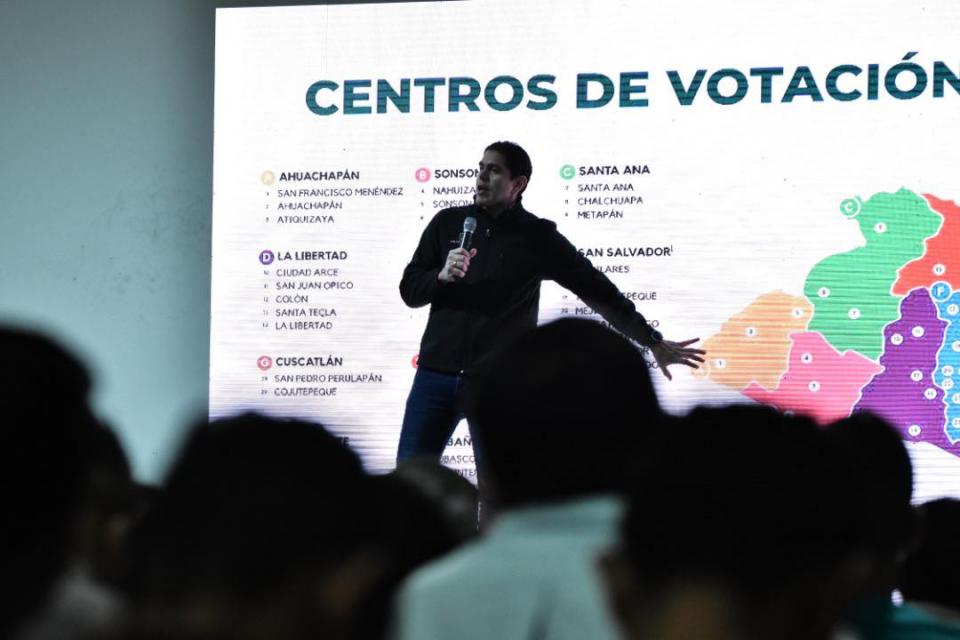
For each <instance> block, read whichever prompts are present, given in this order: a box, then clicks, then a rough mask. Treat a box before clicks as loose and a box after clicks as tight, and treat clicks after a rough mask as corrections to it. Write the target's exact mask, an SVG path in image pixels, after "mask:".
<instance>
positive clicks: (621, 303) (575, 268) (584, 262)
mask: <svg viewBox="0 0 960 640" xmlns="http://www.w3.org/2000/svg"><path fill="white" fill-rule="evenodd" d="M549 235H550V238H549V241H548V242H547V243H546V246H547V250H548V251H549V255H548V256H547V264H548V265H549V271H548V273H547V276H548V277H549V278H550V279H551V280H554V281H555V282H556V283H557V284H559V285H560V286H562V287H564V288H565V289H569V290H570V291H571V292H573V293H575V294H576V295H577V296H578V297H579V298H580V299H581V300H583V301H584V302H585V303H586V304H587V306H589V307H590V308H591V309H593V310H594V311H596V312H597V313H599V314H600V315H601V316H602V317H603V319H604V320H606V321H607V322H609V323H610V324H611V325H613V326H614V327H615V328H616V329H617V331H619V332H620V333H622V334H624V335H625V336H627V337H628V338H631V339H632V340H636V341H637V342H639V343H640V344H642V345H643V346H645V347H650V346H652V345H653V344H654V343H655V342H657V337H656V336H657V335H658V334H655V333H654V329H653V327H651V326H650V324H649V323H648V322H647V320H646V318H644V317H643V314H641V313H640V312H639V311H637V308H636V306H634V304H633V303H632V302H631V301H630V300H627V298H626V297H625V296H624V295H623V294H622V293H621V292H620V289H618V288H617V285H615V284H613V282H611V281H610V278H608V277H607V276H605V275H604V274H602V273H601V272H600V271H599V270H598V269H597V268H596V267H594V266H593V263H591V262H590V260H588V259H587V258H586V257H584V256H582V255H580V253H579V252H578V251H577V249H576V247H574V246H573V245H572V244H571V243H570V241H569V240H567V239H566V238H565V237H564V236H563V235H562V234H561V233H560V232H558V231H553V232H552V233H550V234H549Z"/></svg>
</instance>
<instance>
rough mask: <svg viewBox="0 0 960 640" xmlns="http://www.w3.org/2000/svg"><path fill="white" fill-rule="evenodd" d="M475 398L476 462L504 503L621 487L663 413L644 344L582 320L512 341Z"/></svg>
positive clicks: (472, 406) (472, 405)
mask: <svg viewBox="0 0 960 640" xmlns="http://www.w3.org/2000/svg"><path fill="white" fill-rule="evenodd" d="M469 406H470V409H469V411H470V412H471V418H472V421H473V424H474V431H475V441H476V444H477V445H478V448H479V452H478V453H479V457H478V464H480V465H483V466H484V467H485V468H486V469H487V470H488V471H489V478H490V484H491V492H492V493H493V494H494V499H495V500H496V502H497V503H498V504H499V505H500V506H504V507H509V506H514V505H518V504H523V503H531V502H538V501H543V500H550V499H562V498H567V497H571V496H574V495H579V494H588V493H596V492H608V491H614V490H617V489H619V488H621V487H622V476H623V469H624V465H625V464H626V461H627V459H628V457H629V455H630V453H631V452H632V450H633V449H634V448H635V447H637V446H639V444H640V443H641V442H643V441H644V440H645V439H646V438H647V437H648V436H649V434H650V432H651V431H652V430H653V429H654V428H655V426H656V425H657V424H658V422H659V419H660V417H661V413H660V409H659V405H658V404H657V399H656V396H655V394H654V390H653V386H652V384H651V382H650V374H649V372H648V370H647V364H646V362H645V361H644V358H643V356H642V354H641V353H640V352H639V351H638V350H637V348H636V347H634V346H633V344H631V343H630V342H629V341H628V340H627V339H626V338H624V337H622V336H620V335H619V334H617V333H614V332H613V331H611V330H609V329H607V328H605V327H603V326H602V325H600V324H598V323H596V322H590V321H587V320H575V319H569V320H567V319H564V320H559V321H556V322H552V323H549V324H546V325H543V326H540V327H537V328H536V329H534V330H532V331H530V332H527V333H525V334H523V335H522V336H520V337H519V338H518V339H517V340H516V341H515V342H513V343H512V344H510V345H509V346H508V347H507V348H505V349H504V350H503V351H502V352H501V353H500V354H499V356H498V358H497V359H496V360H495V361H494V362H493V363H492V365H491V367H490V368H489V370H488V371H487V372H486V374H485V376H484V377H483V379H482V380H480V381H479V382H478V383H477V388H476V390H475V393H474V394H473V398H472V401H471V402H470V403H469Z"/></svg>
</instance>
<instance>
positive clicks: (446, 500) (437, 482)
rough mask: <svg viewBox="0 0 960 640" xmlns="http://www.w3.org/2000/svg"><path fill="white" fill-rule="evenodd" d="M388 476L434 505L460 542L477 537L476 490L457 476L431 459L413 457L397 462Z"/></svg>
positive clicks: (457, 474)
mask: <svg viewBox="0 0 960 640" xmlns="http://www.w3.org/2000/svg"><path fill="white" fill-rule="evenodd" d="M391 475H393V476H396V478H397V479H398V480H401V481H403V482H406V483H408V484H409V485H411V486H412V487H414V488H415V489H416V491H417V492H418V493H419V494H421V495H423V496H424V497H425V498H426V499H428V500H429V501H430V502H431V503H432V504H434V505H436V506H437V507H438V508H439V510H440V513H441V515H442V517H443V519H444V522H445V523H446V527H447V529H449V530H450V531H451V532H452V533H453V534H454V535H456V536H457V538H458V540H459V541H460V542H465V541H467V540H469V539H470V538H472V537H474V536H476V535H477V509H478V507H479V505H478V499H479V498H478V494H477V488H476V487H475V486H474V485H473V484H472V483H471V482H470V481H469V480H467V479H466V478H464V477H463V476H461V475H460V474H459V473H457V472H456V471H454V470H453V469H448V468H447V467H445V466H443V465H442V464H440V463H439V462H435V461H433V460H429V459H417V458H412V459H408V460H404V461H402V462H400V464H398V465H397V468H396V469H395V470H394V471H393V473H392V474H391Z"/></svg>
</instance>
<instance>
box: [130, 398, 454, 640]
mask: <svg viewBox="0 0 960 640" xmlns="http://www.w3.org/2000/svg"><path fill="white" fill-rule="evenodd" d="M134 539H135V540H136V543H135V545H134V549H135V554H136V560H135V565H134V570H133V572H132V575H131V578H130V590H131V593H132V594H133V595H134V599H135V602H136V609H137V615H136V616H135V617H134V620H133V621H132V622H131V624H130V629H129V630H128V634H127V636H126V637H140V635H142V634H143V633H144V632H145V630H146V629H149V628H150V627H153V626H155V625H156V624H160V625H161V627H162V628H164V629H165V630H166V632H167V633H169V634H171V635H178V636H183V635H187V636H189V635H190V634H193V633H201V632H202V633H203V634H214V635H215V634H224V635H225V636H233V637H241V638H266V637H270V638H296V637H307V636H308V635H310V634H314V637H316V635H317V634H319V636H322V637H324V638H374V637H379V636H380V635H381V634H382V629H383V627H384V625H385V621H386V619H387V616H388V612H387V607H388V605H389V595H390V591H391V589H392V587H393V586H394V585H395V584H396V583H397V582H398V581H399V580H400V579H401V578H402V577H403V576H404V575H405V574H406V573H407V572H408V571H409V570H410V569H411V568H412V566H414V565H416V564H419V563H422V562H424V561H426V560H428V559H432V558H433V557H435V556H436V555H437V554H439V553H442V552H444V551H446V550H447V549H449V548H451V547H452V546H453V545H454V544H455V538H453V536H452V535H449V534H447V533H446V532H445V530H444V528H443V522H442V519H441V518H440V516H439V515H438V514H437V513H436V512H435V511H433V510H432V505H431V504H427V501H426V499H424V498H422V497H421V496H420V495H419V494H418V493H417V492H416V490H415V489H413V488H411V487H409V486H407V485H406V484H405V483H401V482H399V481H397V480H395V479H392V478H374V477H371V476H369V475H367V474H366V473H365V472H364V470H363V468H362V466H361V464H360V460H359V458H358V457H357V456H356V454H354V453H353V452H352V451H351V450H349V449H348V448H347V447H346V446H345V445H343V444H342V443H341V442H340V440H339V439H337V438H336V437H334V436H332V435H331V434H329V433H328V432H327V431H325V430H324V429H323V428H322V427H321V426H319V425H317V424H313V423H308V422H303V421H298V420H284V419H275V418H267V417H264V416H259V415H254V414H246V415H242V416H238V417H235V418H230V419H225V420H219V421H216V422H213V423H211V424H203V425H200V426H198V427H197V428H195V429H194V430H193V432H192V434H191V435H190V436H189V438H188V440H187V442H186V444H185V446H184V448H183V450H182V452H181V454H180V455H179V457H178V458H177V460H176V462H175V463H174V465H173V467H172V469H171V471H170V473H169V476H168V478H167V480H166V482H165V483H164V487H163V492H162V494H161V496H160V497H159V499H158V501H157V503H156V505H155V507H154V509H153V511H152V512H151V514H150V515H149V516H148V517H147V518H146V520H145V521H144V523H143V525H142V527H141V529H140V530H139V531H138V532H137V534H136V535H135V536H134Z"/></svg>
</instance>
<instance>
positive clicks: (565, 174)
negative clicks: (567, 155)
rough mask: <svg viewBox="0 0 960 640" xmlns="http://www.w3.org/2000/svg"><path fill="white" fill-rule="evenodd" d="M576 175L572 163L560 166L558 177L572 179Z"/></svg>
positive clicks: (575, 169)
mask: <svg viewBox="0 0 960 640" xmlns="http://www.w3.org/2000/svg"><path fill="white" fill-rule="evenodd" d="M575 175H577V168H576V167H575V166H573V165H572V164H565V165H563V166H562V167H560V177H561V178H563V179H564V180H572V179H573V177H574V176H575Z"/></svg>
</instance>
